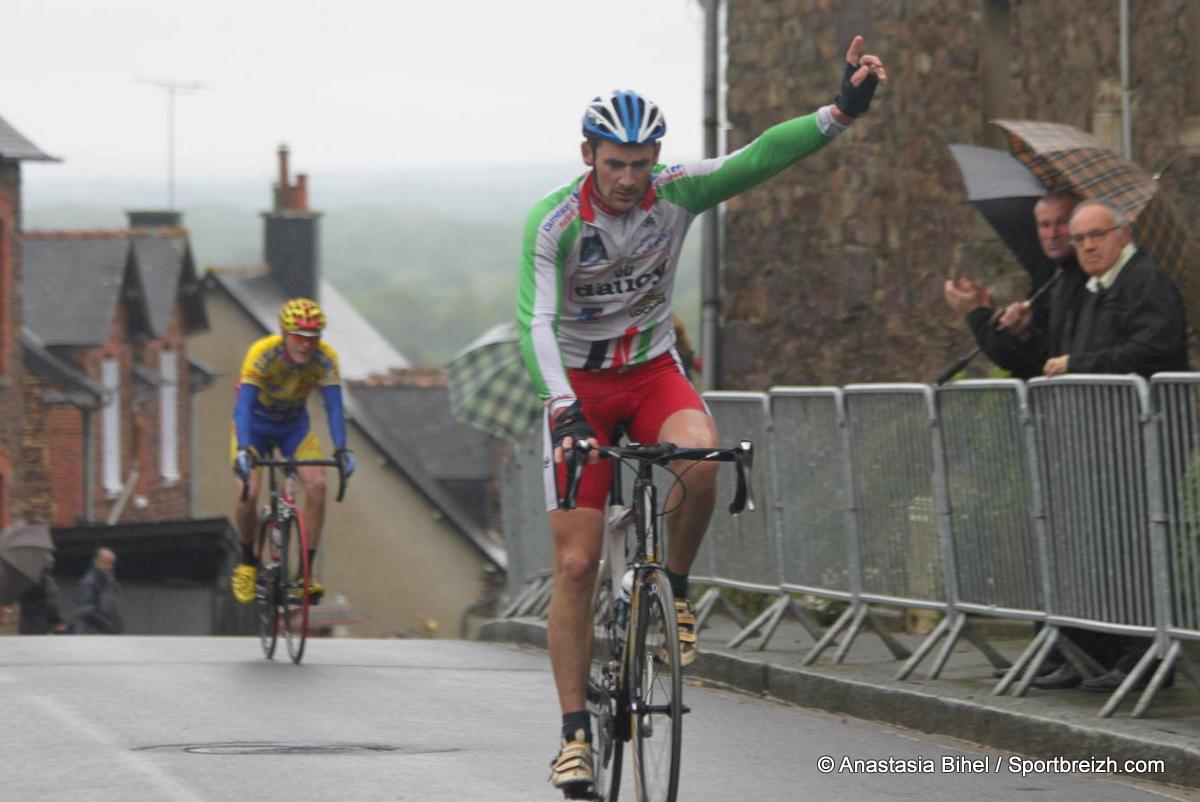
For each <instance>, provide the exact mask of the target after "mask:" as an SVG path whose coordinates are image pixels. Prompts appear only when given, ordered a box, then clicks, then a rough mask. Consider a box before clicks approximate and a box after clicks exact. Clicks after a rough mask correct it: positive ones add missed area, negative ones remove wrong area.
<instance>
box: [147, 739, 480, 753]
mask: <svg viewBox="0 0 1200 802" xmlns="http://www.w3.org/2000/svg"><path fill="white" fill-rule="evenodd" d="M134 751H135V752H148V751H179V752H191V753H192V754H194V755H352V754H363V753H372V752H387V753H391V754H400V755H436V754H443V753H446V752H458V751H460V750H458V749H448V748H439V747H429V746H406V745H403V744H354V743H304V742H301V743H279V742H273V741H227V742H221V743H203V744H160V745H158V746H139V747H137V748H136V749H134Z"/></svg>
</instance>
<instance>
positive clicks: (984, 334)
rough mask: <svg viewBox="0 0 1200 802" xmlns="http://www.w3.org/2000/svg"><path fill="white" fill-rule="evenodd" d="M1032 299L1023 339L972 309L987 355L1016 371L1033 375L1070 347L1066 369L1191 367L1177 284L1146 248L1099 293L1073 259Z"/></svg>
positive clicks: (974, 328) (975, 329)
mask: <svg viewBox="0 0 1200 802" xmlns="http://www.w3.org/2000/svg"><path fill="white" fill-rule="evenodd" d="M1072 267H1073V270H1070V271H1067V269H1066V267H1065V266H1064V273H1063V276H1062V278H1061V279H1060V280H1059V281H1058V283H1057V284H1056V285H1055V286H1054V287H1053V289H1051V290H1050V298H1049V302H1048V303H1047V304H1046V306H1045V307H1044V309H1043V310H1041V311H1040V313H1039V310H1038V308H1037V306H1036V305H1035V308H1034V321H1033V326H1032V328H1031V332H1030V337H1029V339H1028V340H1025V341H1022V340H1019V339H1017V338H1016V337H1013V336H1012V335H1010V334H1008V333H1007V332H1003V331H996V330H995V329H992V328H991V327H990V325H989V323H988V317H989V312H988V311H987V310H981V309H976V310H974V311H973V312H971V314H970V315H968V318H967V320H968V323H969V324H970V326H971V330H972V332H974V334H975V337H976V340H977V341H978V342H979V343H980V345H981V347H983V350H984V353H986V354H987V355H988V356H989V357H991V358H992V360H993V361H994V362H995V363H996V364H997V365H999V366H1000V367H1002V368H1005V369H1006V370H1009V371H1011V372H1012V373H1013V374H1014V375H1016V376H1018V377H1020V378H1029V377H1031V376H1038V375H1041V373H1042V367H1043V365H1045V363H1046V360H1047V359H1050V358H1051V357H1056V356H1061V355H1063V354H1069V355H1070V357H1071V359H1070V361H1069V364H1068V371H1069V372H1070V373H1138V374H1141V375H1142V376H1145V377H1149V376H1150V375H1152V374H1154V373H1159V372H1162V371H1169V370H1188V356H1187V320H1186V312H1185V307H1184V304H1183V298H1182V297H1181V296H1180V294H1179V290H1178V289H1177V288H1176V286H1175V283H1174V282H1173V281H1171V279H1170V277H1169V276H1167V274H1166V273H1165V272H1163V270H1162V269H1161V268H1160V267H1159V266H1158V263H1157V262H1155V261H1154V258H1153V257H1152V256H1150V254H1149V253H1147V252H1146V251H1144V250H1138V251H1137V253H1135V254H1134V256H1133V258H1131V259H1130V260H1129V262H1127V263H1126V264H1125V267H1124V268H1122V270H1121V273H1120V275H1118V276H1117V280H1116V282H1115V283H1114V284H1113V286H1112V287H1110V288H1109V289H1107V290H1101V291H1100V292H1098V293H1092V292H1089V291H1088V289H1087V276H1086V275H1085V274H1084V273H1083V271H1082V270H1080V269H1079V267H1078V265H1075V264H1074V263H1072Z"/></svg>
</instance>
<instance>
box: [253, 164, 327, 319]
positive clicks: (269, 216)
mask: <svg viewBox="0 0 1200 802" xmlns="http://www.w3.org/2000/svg"><path fill="white" fill-rule="evenodd" d="M288 156H289V151H288V147H287V145H280V146H279V180H278V182H277V183H276V184H275V186H274V196H275V206H274V208H273V209H272V210H271V211H270V212H264V213H263V221H264V226H263V235H264V236H263V259H264V260H265V261H266V263H267V268H268V270H269V271H270V274H271V277H272V278H274V279H275V281H277V282H278V283H279V285H280V286H281V287H283V289H284V292H286V293H287V294H288V296H289V297H303V298H312V299H314V300H319V299H317V295H318V293H319V290H318V288H319V287H320V284H321V266H320V248H319V245H320V239H319V237H318V227H317V221H318V220H319V219H320V217H321V215H320V213H319V212H313V211H310V210H309V208H308V176H306V175H304V174H303V173H300V174H298V175H297V176H296V181H295V183H292V180H291V172H290V168H289V165H288Z"/></svg>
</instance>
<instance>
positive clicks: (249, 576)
mask: <svg viewBox="0 0 1200 802" xmlns="http://www.w3.org/2000/svg"><path fill="white" fill-rule="evenodd" d="M255 576H256V572H255V570H254V566H253V565H244V564H239V565H238V567H237V568H234V569H233V579H231V580H230V581H229V585H230V587H232V588H233V598H235V599H237V600H238V602H239V603H241V604H249V603H250V602H252V601H254V578H255Z"/></svg>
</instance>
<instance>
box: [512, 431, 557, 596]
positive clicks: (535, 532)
mask: <svg viewBox="0 0 1200 802" xmlns="http://www.w3.org/2000/svg"><path fill="white" fill-rule="evenodd" d="M500 493H501V497H500V505H501V513H502V516H503V522H504V534H505V538H504V541H505V547H506V549H507V550H508V593H509V598H510V601H509V604H508V607H506V608H505V610H504V611H503V612H502V613H501V616H502V617H504V618H513V617H518V616H544V615H545V614H546V609H547V607H548V605H549V603H550V592H551V590H552V580H551V568H552V567H553V564H554V544H553V541H552V540H551V538H550V526H549V524H548V523H547V521H546V495H545V490H544V489H543V473H542V427H540V426H535V427H533V429H531V430H530V432H529V434H527V435H526V437H525V439H524V440H522V441H521V443H519V444H518V445H517V446H516V447H515V448H514V449H513V452H512V454H510V455H509V458H508V460H507V461H506V463H505V465H504V468H503V470H502V472H501V482H500Z"/></svg>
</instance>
